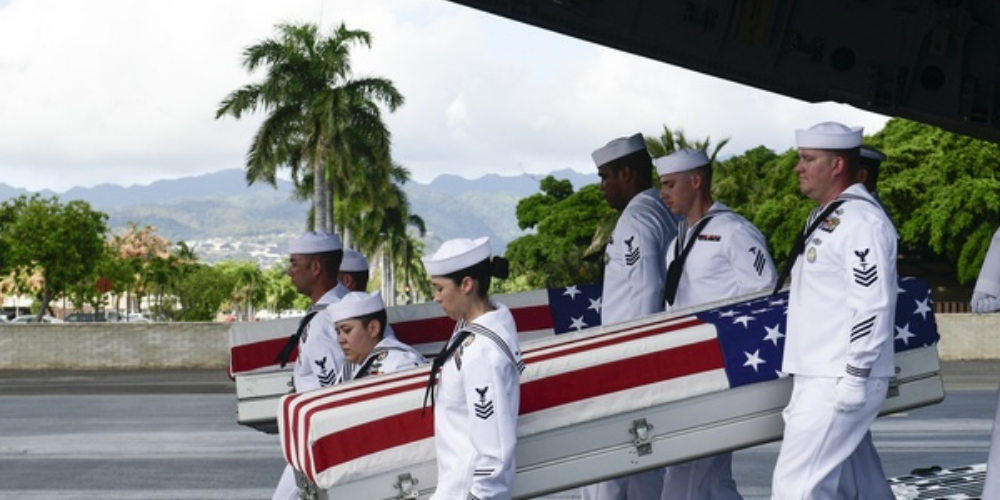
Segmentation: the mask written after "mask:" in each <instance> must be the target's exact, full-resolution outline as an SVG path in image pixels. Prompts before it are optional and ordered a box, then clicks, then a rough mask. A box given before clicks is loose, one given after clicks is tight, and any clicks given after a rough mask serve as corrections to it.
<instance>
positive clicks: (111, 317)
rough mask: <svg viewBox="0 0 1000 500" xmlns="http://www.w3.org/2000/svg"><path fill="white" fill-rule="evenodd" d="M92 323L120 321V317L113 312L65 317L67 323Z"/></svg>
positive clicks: (81, 313) (87, 313)
mask: <svg viewBox="0 0 1000 500" xmlns="http://www.w3.org/2000/svg"><path fill="white" fill-rule="evenodd" d="M94 321H121V317H120V316H118V313H117V312H115V311H108V312H98V313H92V312H75V313H72V314H70V315H69V316H66V322H67V323H91V322H94Z"/></svg>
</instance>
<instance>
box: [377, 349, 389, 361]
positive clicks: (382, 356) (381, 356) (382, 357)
mask: <svg viewBox="0 0 1000 500" xmlns="http://www.w3.org/2000/svg"><path fill="white" fill-rule="evenodd" d="M388 355H389V351H382V352H380V353H379V354H378V357H377V358H375V361H384V360H385V358H386V357H387V356H388Z"/></svg>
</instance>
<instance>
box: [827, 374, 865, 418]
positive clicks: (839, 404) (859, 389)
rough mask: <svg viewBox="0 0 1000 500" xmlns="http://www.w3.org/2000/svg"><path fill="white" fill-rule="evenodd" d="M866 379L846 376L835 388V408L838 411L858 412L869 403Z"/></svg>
mask: <svg viewBox="0 0 1000 500" xmlns="http://www.w3.org/2000/svg"><path fill="white" fill-rule="evenodd" d="M865 381H866V379H863V378H859V377H851V376H846V377H843V378H841V379H840V380H838V381H837V385H835V386H833V406H834V408H836V409H837V411H840V412H844V413H851V412H854V411H858V410H860V409H861V407H862V406H864V405H865V402H867V401H868V391H867V390H866V387H865Z"/></svg>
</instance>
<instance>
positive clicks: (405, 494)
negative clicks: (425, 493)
mask: <svg viewBox="0 0 1000 500" xmlns="http://www.w3.org/2000/svg"><path fill="white" fill-rule="evenodd" d="M419 482H420V481H418V480H417V478H415V477H412V476H410V473H409V472H407V473H405V474H400V475H398V476H396V484H394V485H393V487H395V488H396V489H397V490H399V495H398V496H397V497H396V498H398V499H399V500H407V499H411V498H420V491H419V490H417V483H419Z"/></svg>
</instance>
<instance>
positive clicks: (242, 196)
mask: <svg viewBox="0 0 1000 500" xmlns="http://www.w3.org/2000/svg"><path fill="white" fill-rule="evenodd" d="M552 175H555V176H556V177H557V178H565V179H569V180H570V181H571V182H572V183H573V184H574V186H575V188H577V189H579V187H581V186H583V185H586V184H590V183H593V182H597V181H598V178H597V175H596V174H594V175H584V174H579V173H577V172H574V171H572V170H562V171H559V172H554V173H553V174H552ZM543 177H544V176H537V175H531V176H529V175H520V176H516V177H502V176H498V175H488V176H485V177H481V178H479V179H471V180H470V179H464V178H461V177H458V176H454V175H444V176H441V177H438V178H437V179H435V180H433V181H432V182H431V183H430V184H421V183H419V182H409V183H407V184H406V185H405V186H404V190H405V191H406V193H407V196H408V197H409V200H410V205H411V209H412V210H413V212H414V213H416V214H418V215H419V216H420V217H422V218H423V219H424V222H425V223H426V225H427V231H428V233H427V235H426V237H425V238H424V242H425V244H426V245H427V247H428V248H429V249H432V250H433V249H436V248H437V247H438V246H439V245H440V244H441V243H442V242H443V241H445V240H447V239H451V238H457V237H470V236H489V237H490V239H491V241H492V243H493V250H494V251H495V252H496V253H501V254H502V253H503V252H504V251H506V248H507V244H508V243H509V242H510V241H511V240H513V239H515V238H517V237H519V236H521V235H523V234H524V231H521V230H520V229H519V228H518V227H517V217H516V215H515V210H516V208H517V202H518V201H519V200H520V199H521V198H524V197H526V196H530V195H532V194H535V193H537V192H538V189H539V182H540V181H541V179H542V178H543ZM22 194H31V193H30V192H28V191H26V190H23V189H16V188H12V187H10V186H7V185H5V184H2V183H0V201H3V200H7V199H11V198H15V197H17V196H20V195H22ZM40 194H42V195H43V196H52V195H54V194H56V193H53V192H51V191H43V192H41V193H40ZM58 196H59V199H60V200H62V201H69V200H84V201H86V202H88V203H90V204H91V206H93V207H94V208H95V209H96V210H100V211H103V212H105V213H107V214H108V217H109V225H110V226H111V228H112V231H116V232H117V231H120V230H121V229H123V228H125V227H127V226H128V224H129V222H135V223H136V224H139V225H150V226H154V227H156V228H157V229H158V230H159V232H160V234H161V235H163V236H164V237H166V238H168V239H170V240H171V241H191V240H206V239H211V238H233V239H237V240H239V239H241V238H244V239H248V238H259V237H267V236H268V235H274V236H275V237H276V238H277V237H278V236H279V235H282V234H288V233H297V232H300V231H303V230H304V229H305V224H306V214H307V213H308V211H309V204H308V203H307V202H299V201H295V200H293V199H292V185H291V183H290V182H288V181H282V180H279V181H278V188H277V189H275V188H273V187H271V186H269V185H266V184H259V185H254V186H247V185H246V179H245V177H244V173H243V171H242V170H239V169H231V170H222V171H219V172H214V173H210V174H205V175H199V176H196V177H186V178H182V179H175V180H163V181H157V182H154V183H152V184H150V185H148V186H132V187H127V188H126V187H122V186H118V185H114V184H101V185H99V186H95V187H92V188H73V189H70V190H68V191H66V192H65V193H61V194H58Z"/></svg>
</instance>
